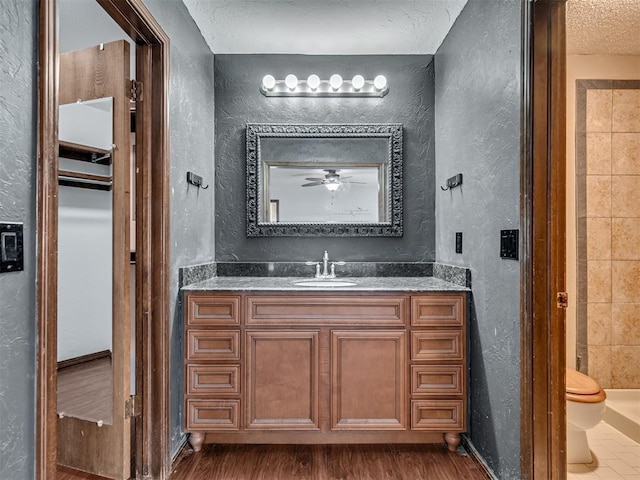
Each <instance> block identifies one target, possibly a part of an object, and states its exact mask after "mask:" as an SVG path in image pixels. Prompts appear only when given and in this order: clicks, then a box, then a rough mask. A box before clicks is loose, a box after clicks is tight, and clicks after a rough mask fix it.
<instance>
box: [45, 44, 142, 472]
mask: <svg viewBox="0 0 640 480" xmlns="http://www.w3.org/2000/svg"><path fill="white" fill-rule="evenodd" d="M129 70H130V56H129V44H128V43H127V42H126V41H124V40H117V41H115V42H110V43H105V44H102V45H100V46H95V47H91V48H87V49H84V50H78V51H75V52H68V53H64V54H61V55H60V92H59V95H60V104H61V105H64V104H69V103H74V102H77V101H88V100H94V99H96V98H105V97H112V98H113V117H112V120H113V137H112V138H113V151H112V177H113V180H112V182H113V187H112V192H111V197H112V249H111V251H104V252H103V255H107V256H111V258H112V271H111V277H112V278H111V285H112V288H111V303H112V308H111V327H112V328H111V330H112V334H111V335H112V348H111V350H112V365H111V375H112V378H111V382H110V383H111V387H112V388H111V389H110V390H109V391H108V392H107V395H109V396H110V397H111V399H110V400H111V407H112V418H110V419H105V420H99V419H95V418H91V419H86V418H79V417H74V416H73V415H71V414H69V412H59V414H60V416H59V418H58V423H57V428H58V434H57V438H58V447H57V448H58V450H57V460H58V463H59V464H61V465H65V466H68V467H72V468H75V469H78V470H82V471H85V472H90V473H93V474H96V475H100V476H103V477H108V478H113V479H118V480H122V479H128V478H129V476H130V474H131V468H130V467H131V419H130V418H129V416H128V414H127V412H126V407H125V404H126V402H127V401H128V400H129V398H130V394H131V384H130V365H131V310H130V308H131V305H130V271H131V266H130V256H131V249H130V237H131V235H130V228H131V224H130V213H131V212H130V185H131V181H130V175H131V158H130V152H131V148H130V136H131V133H130V132H131V128H130V118H131V117H130V116H131V112H130V106H131V105H130V100H129V97H128V96H127V89H126V86H127V85H128V84H129V80H130V72H129ZM85 268H91V266H90V265H88V266H86V267H85ZM65 414H66V415H65Z"/></svg>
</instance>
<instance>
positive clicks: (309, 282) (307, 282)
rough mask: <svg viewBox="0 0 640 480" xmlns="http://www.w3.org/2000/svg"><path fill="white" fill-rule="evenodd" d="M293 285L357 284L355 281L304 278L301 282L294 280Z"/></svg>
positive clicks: (329, 285) (334, 285)
mask: <svg viewBox="0 0 640 480" xmlns="http://www.w3.org/2000/svg"><path fill="white" fill-rule="evenodd" d="M294 285H297V286H299V287H353V286H354V285H357V283H355V282H349V281H347V280H320V279H318V280H305V281H302V282H295V283H294Z"/></svg>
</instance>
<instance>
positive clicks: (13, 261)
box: [0, 222, 24, 273]
mask: <svg viewBox="0 0 640 480" xmlns="http://www.w3.org/2000/svg"><path fill="white" fill-rule="evenodd" d="M22 235H23V224H22V223H10V222H0V273H4V272H20V271H22V270H24V265H23V263H24V262H23V256H24V255H23V252H24V249H23V241H22Z"/></svg>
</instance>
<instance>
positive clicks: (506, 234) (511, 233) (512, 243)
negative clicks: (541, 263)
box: [500, 230, 520, 260]
mask: <svg viewBox="0 0 640 480" xmlns="http://www.w3.org/2000/svg"><path fill="white" fill-rule="evenodd" d="M519 248H520V242H519V231H518V230H500V257H501V258H512V259H514V260H518V250H519Z"/></svg>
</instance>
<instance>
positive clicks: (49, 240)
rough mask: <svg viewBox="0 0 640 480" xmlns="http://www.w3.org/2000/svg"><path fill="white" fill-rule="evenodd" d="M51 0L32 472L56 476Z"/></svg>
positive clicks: (42, 64)
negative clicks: (34, 443) (33, 468)
mask: <svg viewBox="0 0 640 480" xmlns="http://www.w3.org/2000/svg"><path fill="white" fill-rule="evenodd" d="M56 11H57V2H56V0H41V1H40V3H39V6H38V12H39V17H38V144H37V205H38V208H37V216H38V218H37V222H38V227H37V228H38V235H37V252H36V255H37V258H38V263H37V266H36V269H37V274H36V283H37V293H36V295H37V332H38V337H37V338H38V340H37V342H38V343H37V352H36V359H37V365H36V369H37V370H36V378H37V380H36V383H37V385H36V390H37V398H36V449H35V450H36V451H35V464H36V466H35V469H36V472H35V477H36V478H37V479H38V480H46V479H51V480H53V479H55V478H56V447H57V445H56V436H57V431H56V429H57V425H56V421H57V418H56V403H57V398H56V380H57V377H56V366H57V365H56V363H57V331H56V329H57V310H58V292H57V276H58V265H57V261H58V235H57V228H58V181H57V180H58V57H57V51H58V39H57V35H56Z"/></svg>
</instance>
